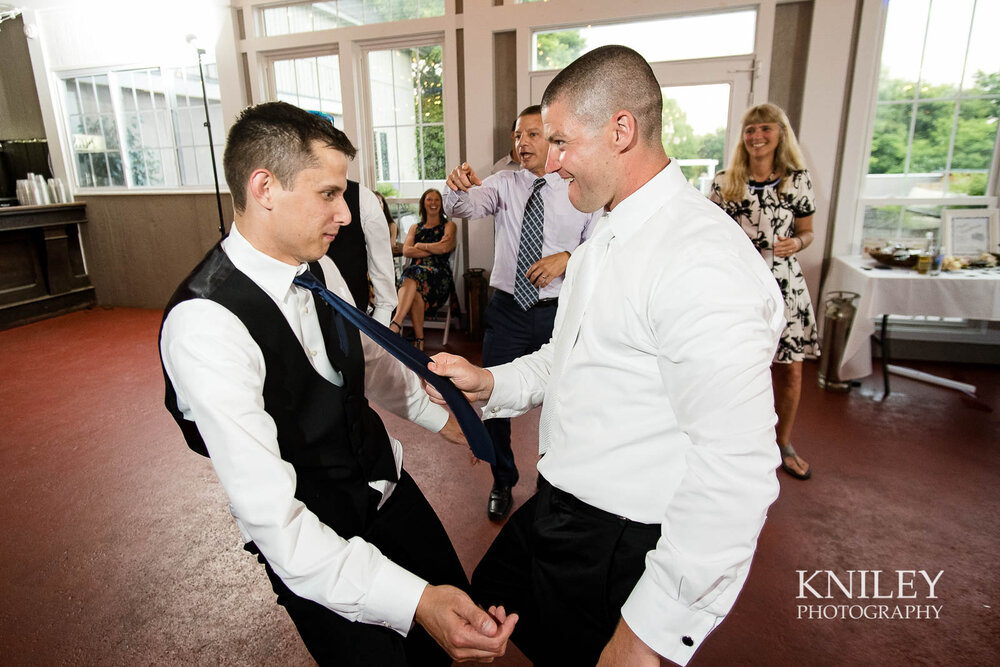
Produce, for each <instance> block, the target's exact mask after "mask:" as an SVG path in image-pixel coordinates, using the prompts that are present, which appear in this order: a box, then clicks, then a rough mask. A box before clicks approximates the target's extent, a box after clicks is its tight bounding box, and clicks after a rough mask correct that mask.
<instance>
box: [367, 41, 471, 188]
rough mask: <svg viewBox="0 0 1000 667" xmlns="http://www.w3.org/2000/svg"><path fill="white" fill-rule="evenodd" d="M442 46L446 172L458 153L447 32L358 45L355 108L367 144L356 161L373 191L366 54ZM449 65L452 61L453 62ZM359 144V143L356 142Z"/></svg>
mask: <svg viewBox="0 0 1000 667" xmlns="http://www.w3.org/2000/svg"><path fill="white" fill-rule="evenodd" d="M438 45H440V46H441V68H442V76H441V97H442V99H443V102H444V104H443V106H444V109H443V110H442V111H443V116H444V117H443V121H442V123H443V127H444V146H445V167H446V169H447V166H448V165H451V164H453V163H455V160H457V158H454V159H453V154H457V153H458V151H457V149H456V148H455V147H456V146H457V145H458V136H457V132H458V127H457V125H458V123H457V122H454V121H453V120H452V119H451V118H449V113H450V112H451V110H453V109H454V112H452V113H454V116H455V118H457V106H458V102H457V100H454V99H452V98H453V97H456V96H457V92H453V91H457V87H456V86H454V85H451V82H452V81H454V80H455V74H454V73H451V75H450V76H449V71H448V70H449V58H448V39H447V34H446V33H429V34H420V35H405V36H402V35H401V36H399V37H395V38H391V39H379V40H372V41H368V42H363V43H361V44H359V45H358V49H357V66H356V70H355V71H356V72H357V74H356V77H355V81H356V82H357V87H358V92H359V93H360V94H359V95H358V100H357V108H358V136H359V137H366V138H367V139H368V140H369V141H367V142H365V143H364V144H363V145H359V146H358V154H359V159H360V160H362V165H361V169H362V174H363V176H364V179H365V180H364V182H365V183H366V184H367V185H368V187H369V188H371V189H372V190H374V189H375V185H376V184H377V183H378V181H379V178H378V174H377V173H376V165H377V163H378V161H377V160H376V157H375V154H374V150H375V148H374V142H373V141H371V140H372V139H373V138H374V136H375V130H374V127H375V123H374V121H373V120H372V108H371V99H372V96H371V86H370V76H369V69H368V55H369V54H370V53H372V52H373V51H386V50H391V49H408V48H420V47H422V46H438ZM451 62H455V60H454V59H452V61H451ZM358 143H359V144H362V142H361V141H359V142H358ZM387 200H389V201H390V203H405V204H414V203H417V202H418V201H419V200H420V197H387Z"/></svg>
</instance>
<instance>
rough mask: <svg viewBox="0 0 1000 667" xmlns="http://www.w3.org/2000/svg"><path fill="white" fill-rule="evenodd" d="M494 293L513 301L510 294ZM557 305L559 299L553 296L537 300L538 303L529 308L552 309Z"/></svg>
mask: <svg viewBox="0 0 1000 667" xmlns="http://www.w3.org/2000/svg"><path fill="white" fill-rule="evenodd" d="M496 293H497V294H503V295H504V296H505V297H507V298H508V299H510V300H511V301H513V300H514V295H513V294H511V293H510V292H504V291H503V290H501V289H498V290H496ZM558 305H559V297H557V296H553V297H549V298H548V299H539V300H538V301H536V302H535V305H533V306H532V307H531V308H554V307H556V306H558ZM531 308H529V309H528V310H531Z"/></svg>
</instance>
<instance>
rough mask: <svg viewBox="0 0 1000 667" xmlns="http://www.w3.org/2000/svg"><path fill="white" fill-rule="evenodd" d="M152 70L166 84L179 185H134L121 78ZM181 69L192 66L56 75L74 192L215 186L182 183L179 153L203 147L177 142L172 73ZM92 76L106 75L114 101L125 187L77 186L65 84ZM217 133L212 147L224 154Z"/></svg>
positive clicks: (126, 67)
mask: <svg viewBox="0 0 1000 667" xmlns="http://www.w3.org/2000/svg"><path fill="white" fill-rule="evenodd" d="M204 66H206V65H203V67H204ZM152 69H157V70H159V72H160V77H161V80H162V81H163V82H164V91H163V92H164V95H165V98H166V102H167V106H166V110H167V111H169V112H170V113H169V119H170V134H171V137H170V139H171V142H172V149H173V151H174V153H175V155H176V167H177V174H176V177H177V185H135V184H134V183H133V179H132V170H131V160H130V158H129V156H128V153H129V148H128V141H127V137H126V135H125V126H124V123H123V121H124V120H125V114H126V112H125V110H124V109H123V108H122V104H121V99H120V97H119V93H120V89H121V84H120V75H121V74H123V73H125V72H135V71H145V70H152ZM178 69H180V70H187V69H190V66H169V65H163V64H156V63H154V64H136V65H123V66H117V67H101V68H91V69H83V70H68V71H62V72H56V73H55V76H56V77H57V79H58V82H59V84H58V91H59V103H60V109H59V113H60V116H59V122H60V124H61V127H62V128H63V129H64V131H65V132H66V137H67V151H66V152H67V156H68V157H69V163H70V164H69V169H68V172H69V173H71V174H72V181H73V185H72V190H73V192H75V193H79V194H86V195H94V194H98V195H99V194H122V193H145V194H149V193H155V192H202V191H208V190H209V188H212V187H213V184H212V183H200V184H195V185H184V184H183V175H182V173H181V172H182V167H181V163H182V160H181V156H180V152H181V150H183V149H185V148H197V147H199V146H202V144H193V145H190V146H188V145H181V144H179V143H178V142H177V138H178V132H177V127H176V125H175V113H174V112H175V111H176V107H175V103H174V98H175V94H176V92H175V89H174V81H173V78H174V77H173V74H174V72H175V70H178ZM90 76H107V78H108V89H109V93H110V98H111V108H112V111H113V113H114V118H115V125H116V130H117V132H116V134H117V136H118V151H119V152H120V153H121V159H122V169H123V172H124V176H125V184H124V185H107V186H92V185H90V186H81V185H78V183H79V181H80V179H79V174H78V173H77V160H76V151H75V150H74V149H73V145H72V135H73V132H72V128H71V127H70V125H69V107H68V104H67V99H66V95H67V93H66V86H65V81H66V80H67V79H78V78H81V77H90ZM221 103H222V101H221V95H220V100H219V104H221ZM218 130H222V128H218ZM218 130H217V131H216V132H213V135H212V139H213V142H214V144H215V146H214V147H211V148H213V149H217V150H218V151H219V152H220V153H221V151H222V149H223V147H224V146H225V133H224V132H220V131H218ZM207 143H208V140H207V136H206V138H205V144H206V145H207ZM158 149H159V150H163V148H158ZM217 162H218V160H217ZM220 177H221V174H220ZM220 180H221V178H220Z"/></svg>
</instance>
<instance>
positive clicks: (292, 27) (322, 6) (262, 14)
mask: <svg viewBox="0 0 1000 667" xmlns="http://www.w3.org/2000/svg"><path fill="white" fill-rule="evenodd" d="M431 16H444V0H328V1H327V2H288V3H284V4H279V5H275V6H271V7H264V8H262V9H260V10H259V11H258V13H257V35H258V36H259V37H273V36H274V35H287V34H290V33H298V32H313V31H316V30H329V29H331V28H346V27H350V26H356V25H367V24H371V23H386V22H389V21H403V20H406V19H417V18H427V17H431Z"/></svg>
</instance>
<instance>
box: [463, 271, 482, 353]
mask: <svg viewBox="0 0 1000 667" xmlns="http://www.w3.org/2000/svg"><path fill="white" fill-rule="evenodd" d="M485 271H486V270H485V269H469V270H468V271H466V272H465V274H464V277H465V307H466V309H467V311H468V313H469V336H470V337H472V338H476V339H478V338H482V336H483V315H484V314H485V313H486V293H487V291H488V290H487V285H486V276H485V275H484V273H485Z"/></svg>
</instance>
